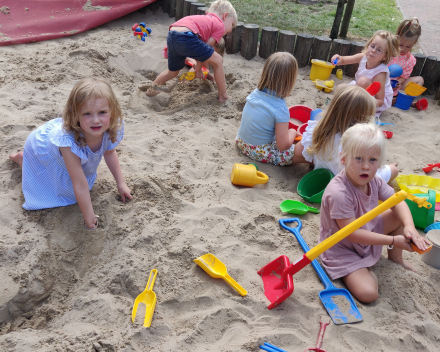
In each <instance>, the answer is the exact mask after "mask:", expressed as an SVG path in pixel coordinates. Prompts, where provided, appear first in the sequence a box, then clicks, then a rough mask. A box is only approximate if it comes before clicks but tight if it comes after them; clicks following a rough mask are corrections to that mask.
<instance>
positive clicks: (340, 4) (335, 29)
mask: <svg viewBox="0 0 440 352" xmlns="http://www.w3.org/2000/svg"><path fill="white" fill-rule="evenodd" d="M346 1H347V0H339V1H338V7H337V8H336V15H335V20H334V21H333V26H332V30H331V32H330V38H332V39H336V38H337V37H338V32H339V26H340V25H341V18H342V13H343V12H344V4H345V2H346Z"/></svg>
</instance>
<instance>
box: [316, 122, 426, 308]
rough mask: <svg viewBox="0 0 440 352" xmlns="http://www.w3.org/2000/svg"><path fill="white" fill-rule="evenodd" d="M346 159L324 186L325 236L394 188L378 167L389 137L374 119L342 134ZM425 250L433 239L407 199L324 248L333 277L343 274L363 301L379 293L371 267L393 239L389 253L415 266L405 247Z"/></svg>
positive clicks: (325, 261)
mask: <svg viewBox="0 0 440 352" xmlns="http://www.w3.org/2000/svg"><path fill="white" fill-rule="evenodd" d="M341 142H342V152H341V154H340V157H341V163H342V164H343V165H344V167H345V169H344V170H343V171H341V172H340V173H339V174H338V175H337V176H336V177H335V178H333V179H332V180H331V181H330V183H329V184H328V186H327V188H326V189H325V192H324V195H323V197H322V204H321V225H320V236H319V240H320V242H322V241H324V240H325V239H326V238H328V237H329V236H331V235H333V234H334V233H336V232H337V231H339V230H340V229H342V228H343V227H345V226H347V225H348V224H350V223H351V222H353V221H355V220H356V219H357V218H359V217H360V216H362V215H364V214H365V213H367V212H368V211H370V210H372V209H373V208H375V207H376V206H377V204H378V201H379V200H381V201H385V200H387V199H388V198H389V197H391V196H392V195H393V194H394V189H393V188H392V187H390V186H388V185H387V184H386V183H385V182H384V181H383V180H382V179H381V178H379V177H376V171H377V169H378V168H379V167H380V166H381V165H382V162H383V160H384V158H385V137H384V135H383V133H382V131H380V130H379V128H378V127H377V126H376V125H375V124H371V123H369V124H357V125H355V126H353V127H350V128H349V129H348V130H347V131H345V133H344V134H343V136H342V139H341ZM410 240H412V241H413V242H414V243H415V245H416V246H417V247H418V248H420V249H423V250H425V249H426V248H427V245H428V244H429V242H427V241H426V240H425V239H424V238H423V237H421V236H420V235H419V233H418V232H417V230H416V229H415V227H414V222H413V219H412V216H411V212H410V210H409V208H408V205H407V204H406V203H405V202H400V203H399V204H397V205H396V206H394V207H393V208H392V209H389V210H386V211H385V212H383V213H382V214H381V215H379V216H377V217H376V218H374V219H373V220H371V221H370V222H368V223H367V224H366V225H364V226H362V227H361V228H360V229H358V230H356V231H354V232H353V233H352V234H351V235H349V236H348V237H346V238H345V239H343V240H342V241H340V242H338V243H337V244H336V245H334V246H333V247H331V248H330V249H328V250H327V251H325V252H324V253H323V254H321V259H322V263H323V265H324V267H325V269H326V271H327V273H328V274H329V276H330V278H331V279H332V280H334V279H337V278H342V279H343V281H344V283H345V285H346V286H347V288H348V289H349V290H350V292H351V293H352V294H353V295H354V296H355V297H356V298H357V299H358V300H359V301H361V302H364V303H370V302H373V301H375V300H376V299H377V297H378V295H379V293H378V282H377V277H376V275H375V274H374V273H373V272H372V271H371V270H370V267H371V266H373V265H374V264H375V263H376V262H377V261H378V260H379V258H380V256H381V253H382V246H383V245H388V259H390V260H392V261H393V262H395V263H397V264H400V265H402V266H403V267H404V268H406V269H409V270H413V271H415V270H414V269H413V268H412V267H411V266H410V265H408V264H407V263H406V262H404V261H403V259H402V250H406V251H409V252H413V249H412V248H411V246H410V244H409V241H410Z"/></svg>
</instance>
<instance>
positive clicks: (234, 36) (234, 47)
mask: <svg viewBox="0 0 440 352" xmlns="http://www.w3.org/2000/svg"><path fill="white" fill-rule="evenodd" d="M243 24H244V23H243V22H237V26H235V28H234V29H233V30H232V31H231V32H230V33H228V34H227V35H226V40H225V45H226V54H236V53H238V52H239V51H240V44H241V32H242V30H243Z"/></svg>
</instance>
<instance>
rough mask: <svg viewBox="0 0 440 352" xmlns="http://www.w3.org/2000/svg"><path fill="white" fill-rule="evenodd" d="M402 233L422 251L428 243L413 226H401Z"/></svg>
mask: <svg viewBox="0 0 440 352" xmlns="http://www.w3.org/2000/svg"><path fill="white" fill-rule="evenodd" d="M403 234H404V236H405V237H406V238H407V239H409V240H411V241H412V242H413V243H414V244H415V245H416V246H417V248H419V249H421V250H423V251H424V250H425V249H426V248H428V246H429V245H430V243H429V241H428V240H427V239H425V238H423V237H422V236H420V235H419V233H418V232H417V230H416V228H415V227H414V226H405V227H404V228H403Z"/></svg>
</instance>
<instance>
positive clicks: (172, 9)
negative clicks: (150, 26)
mask: <svg viewBox="0 0 440 352" xmlns="http://www.w3.org/2000/svg"><path fill="white" fill-rule="evenodd" d="M168 14H169V15H170V17H175V16H176V0H170V11H169V12H168Z"/></svg>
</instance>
